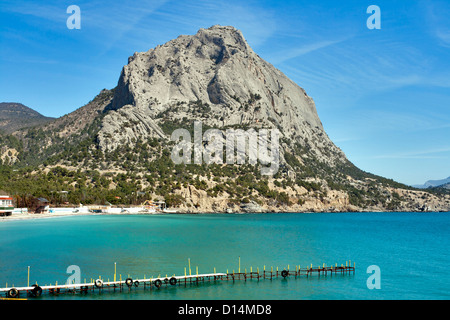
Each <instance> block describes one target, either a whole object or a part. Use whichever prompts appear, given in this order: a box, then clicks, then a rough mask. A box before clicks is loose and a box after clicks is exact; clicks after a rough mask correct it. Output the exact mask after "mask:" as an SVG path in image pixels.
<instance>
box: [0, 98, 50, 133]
mask: <svg viewBox="0 0 450 320" xmlns="http://www.w3.org/2000/svg"><path fill="white" fill-rule="evenodd" d="M53 119H54V118H50V117H45V116H43V115H42V114H40V113H39V112H37V111H35V110H33V109H31V108H28V107H27V106H24V105H23V104H21V103H15V102H1V103H0V131H3V132H6V133H11V132H14V131H16V130H19V129H21V128H25V127H33V126H37V125H43V124H45V123H47V122H50V121H51V120H53Z"/></svg>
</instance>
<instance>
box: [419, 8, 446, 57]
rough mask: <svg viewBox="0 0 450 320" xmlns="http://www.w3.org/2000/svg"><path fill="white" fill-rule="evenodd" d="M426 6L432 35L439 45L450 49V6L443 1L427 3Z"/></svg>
mask: <svg viewBox="0 0 450 320" xmlns="http://www.w3.org/2000/svg"><path fill="white" fill-rule="evenodd" d="M424 5H425V10H424V11H425V19H426V21H427V23H428V28H429V30H430V33H431V35H432V36H433V37H434V38H435V39H436V40H437V42H438V44H439V45H441V46H443V47H446V48H450V24H449V23H448V17H449V16H450V5H449V4H448V2H443V1H426V2H424Z"/></svg>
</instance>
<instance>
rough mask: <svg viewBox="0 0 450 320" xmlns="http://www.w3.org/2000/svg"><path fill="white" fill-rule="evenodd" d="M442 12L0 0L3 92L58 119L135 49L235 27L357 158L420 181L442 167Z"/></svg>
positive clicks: (448, 111) (390, 5)
mask: <svg viewBox="0 0 450 320" xmlns="http://www.w3.org/2000/svg"><path fill="white" fill-rule="evenodd" d="M373 4H374V5H378V6H379V7H380V9H381V29H380V30H369V29H368V28H367V26H366V20H367V19H368V18H369V16H370V14H367V13H366V10H367V7H368V6H369V5H373ZM69 5H77V6H79V7H80V9H81V29H80V30H69V29H68V28H67V26H66V20H67V18H68V17H69V16H70V14H67V13H66V9H67V7H68V6H69ZM449 17H450V3H449V2H448V1H395V0H394V1H376V0H374V1H361V0H355V1H331V0H330V1H245V0H243V1H235V0H228V1H203V0H197V1H165V0H152V1H103V2H99V1H77V0H71V1H20V0H14V1H10V0H2V2H1V3H0V48H1V49H0V58H1V59H0V61H1V62H0V71H1V80H0V81H1V83H0V101H8V102H21V103H23V104H25V105H27V106H29V107H31V108H33V109H35V110H37V111H38V112H40V113H42V114H44V115H46V116H53V117H58V116H62V115H64V114H66V113H69V112H71V111H73V110H75V109H76V108H78V107H80V106H82V105H84V104H86V103H87V102H88V101H90V100H91V99H92V98H93V97H94V96H95V95H96V94H97V93H98V92H99V91H100V90H101V89H103V88H113V87H115V86H116V84H117V80H118V78H119V75H120V71H121V69H122V67H123V65H125V64H126V63H127V58H128V57H129V56H131V55H132V54H133V53H134V52H135V51H147V50H149V49H151V48H153V47H155V46H156V45H158V44H163V43H165V42H167V41H169V40H171V39H173V38H176V37H177V36H178V35H180V34H195V33H196V32H197V30H198V29H199V28H207V27H210V26H212V25H215V24H220V25H232V26H234V27H236V28H238V29H240V30H241V31H242V32H243V34H244V36H245V38H246V39H247V41H248V42H249V44H250V45H251V46H252V48H253V49H254V50H255V51H256V53H258V54H259V55H260V56H261V57H262V58H264V59H265V60H267V61H268V62H270V63H272V64H273V65H274V66H275V67H277V68H278V69H280V70H281V71H282V72H284V73H285V74H286V75H287V76H288V77H290V78H291V79H292V80H294V81H295V82H296V83H297V84H299V85H300V86H301V87H303V88H304V89H305V90H306V92H307V93H308V94H309V95H310V96H311V97H313V99H314V100H315V102H316V107H317V110H318V113H319V116H320V118H321V120H322V123H323V125H324V127H325V130H326V131H327V133H328V135H329V136H330V138H331V139H332V140H333V141H334V142H335V143H336V144H337V145H338V146H339V147H340V148H341V149H342V150H343V151H344V152H345V153H346V155H347V157H348V158H349V159H350V160H351V161H352V162H353V163H354V164H355V165H357V166H358V167H360V168H361V169H363V170H365V171H369V172H372V173H375V174H379V175H381V176H384V177H388V178H392V179H394V180H396V181H400V182H403V183H406V184H419V183H423V182H425V181H426V180H429V179H442V178H445V177H448V176H449V175H450V161H449V160H450V141H449V140H450V139H449V137H450V59H449V58H450V19H449Z"/></svg>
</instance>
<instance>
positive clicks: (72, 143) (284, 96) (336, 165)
mask: <svg viewBox="0 0 450 320" xmlns="http://www.w3.org/2000/svg"><path fill="white" fill-rule="evenodd" d="M199 123H200V124H201V129H199V128H200V127H199V125H198V124H199ZM179 129H185V131H184V132H187V134H188V136H189V139H188V140H187V141H183V144H181V143H180V141H179V140H178V139H173V134H174V132H177V130H179ZM197 129H199V130H200V137H196V132H198V130H197ZM210 129H211V130H210ZM214 130H215V131H214ZM211 132H214V133H215V136H214V138H213V139H207V134H208V133H211ZM254 132H256V133H257V134H258V135H259V136H257V138H256V139H254V140H251V139H250V138H249V140H248V143H247V144H246V145H245V150H239V148H238V146H236V145H233V144H231V149H228V147H229V146H230V144H229V140H228V139H229V138H230V137H233V139H234V138H236V139H239V137H244V138H245V137H246V136H247V137H251V134H253V133H254ZM264 132H270V134H267V135H264V134H263V133H264ZM276 132H277V133H278V135H277V134H276ZM233 134H235V135H236V136H232V135H233ZM192 135H193V139H192ZM276 137H278V140H277V139H276ZM196 139H197V140H196ZM231 141H233V140H231ZM236 141H237V140H236ZM241 141H242V140H241ZM244 141H245V140H244ZM273 141H277V142H278V144H275V143H272V142H273ZM191 143H192V145H193V147H192V148H191V147H190V145H191ZM216 143H218V144H217V145H219V148H215V149H214V148H213V150H214V152H213V154H214V156H212V153H211V154H209V155H210V156H211V158H213V159H214V160H215V161H213V163H208V162H205V161H200V162H197V161H196V160H198V158H196V151H197V150H199V149H198V148H200V150H202V149H203V151H204V150H211V149H209V148H211V147H212V146H217V145H216ZM264 145H267V147H268V148H267V150H265V149H264V148H262V146H264ZM0 146H1V147H2V150H3V155H2V160H3V165H2V166H1V167H0V170H1V171H0V188H3V189H5V190H7V191H8V192H10V193H12V194H16V195H17V197H18V198H17V199H18V201H25V200H26V199H27V197H29V196H31V195H32V196H45V197H46V198H49V199H50V200H51V201H52V202H54V203H58V202H61V201H66V202H71V203H79V202H82V203H85V204H86V203H105V202H106V201H108V202H110V203H113V204H114V203H115V204H128V203H141V202H143V201H144V200H146V199H165V200H166V202H167V203H168V204H169V205H170V206H174V207H178V208H179V210H180V211H183V212H228V211H233V212H236V211H252V212H261V211H289V212H293V211H295V212H302V211H371V210H376V211H380V210H404V211H410V210H411V211H429V210H449V208H450V197H449V196H448V195H442V194H434V193H431V192H426V191H418V190H415V189H413V188H411V187H408V186H405V185H402V184H399V183H396V182H394V181H392V180H390V179H385V178H382V177H379V176H376V175H373V174H370V173H367V172H364V171H362V170H360V169H358V168H357V167H355V166H354V165H353V164H352V163H351V162H350V161H349V160H348V159H347V158H346V156H345V154H344V153H343V152H342V151H341V150H340V149H339V148H338V147H337V146H336V145H334V144H333V142H332V141H331V140H330V139H329V137H328V136H327V134H326V132H325V131H324V128H323V126H322V123H321V122H320V119H319V117H318V115H317V111H316V107H315V104H314V101H313V99H312V98H311V97H309V96H308V94H307V93H306V92H305V90H303V89H302V88H301V87H299V86H298V85H297V84H296V83H294V82H293V81H291V80H290V79H289V78H287V77H286V76H285V75H284V74H283V73H282V72H281V71H279V70H278V69H276V68H275V67H274V66H272V65H271V64H270V63H268V62H266V61H264V60H263V59H262V58H261V57H259V56H258V55H257V54H256V53H255V52H254V51H253V50H252V49H251V48H250V46H249V45H248V43H247V42H246V41H245V38H244V36H243V35H242V33H241V32H240V31H239V30H236V29H235V28H233V27H224V26H213V27H211V28H209V29H200V30H199V31H198V32H197V34H195V35H189V36H185V35H183V36H180V37H178V38H177V39H174V40H172V41H169V42H167V43H166V44H163V45H160V46H157V47H156V48H154V49H150V50H149V51H147V52H140V53H134V54H133V56H131V57H130V58H129V59H128V64H127V65H125V66H124V67H123V69H122V72H121V74H120V77H119V80H118V84H117V87H116V88H114V89H112V90H106V89H105V90H102V91H101V92H100V93H99V95H98V96H97V97H95V98H94V99H93V100H92V101H91V102H89V103H88V104H86V105H85V106H83V107H81V108H79V109H77V110H76V111H74V112H72V113H70V114H68V115H66V116H64V117H61V118H59V119H56V120H54V121H52V122H50V123H48V124H47V125H46V126H37V127H34V128H31V129H26V130H19V131H15V132H13V133H12V134H4V135H2V136H0ZM178 146H181V147H182V148H184V147H187V148H186V149H183V150H191V151H192V149H193V151H194V153H193V157H188V159H189V160H190V161H186V162H184V163H175V162H174V161H173V156H174V150H175V149H174V148H175V147H178ZM230 150H232V155H235V152H236V156H239V155H240V154H241V155H242V153H243V154H244V155H245V154H246V155H247V156H246V157H243V158H241V160H244V161H243V162H237V161H234V162H231V163H230V162H228V161H225V159H226V160H228V158H227V157H228V156H229V155H228V151H230ZM222 151H226V152H224V153H223V154H222ZM183 153H184V151H183ZM175 154H177V153H175ZM205 154H206V153H203V158H202V153H200V160H202V159H204V158H205V157H206V156H205ZM197 155H198V154H197ZM251 155H255V156H257V157H258V160H259V161H254V162H252V161H251ZM275 155H276V156H277V158H276V159H277V166H276V168H275V169H274V170H271V171H269V174H264V173H263V170H262V168H263V167H264V168H266V167H267V164H268V163H270V160H271V159H272V160H273V159H275V158H274V156H275ZM233 159H234V158H233ZM61 190H65V191H69V192H68V193H64V194H67V197H66V198H65V199H61V198H59V196H58V194H60V192H59V191H61ZM24 199H25V200H24ZM25 202H26V201H25ZM25 202H24V203H25Z"/></svg>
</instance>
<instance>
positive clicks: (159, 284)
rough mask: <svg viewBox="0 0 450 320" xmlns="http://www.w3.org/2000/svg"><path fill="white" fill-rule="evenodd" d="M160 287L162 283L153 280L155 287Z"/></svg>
mask: <svg viewBox="0 0 450 320" xmlns="http://www.w3.org/2000/svg"><path fill="white" fill-rule="evenodd" d="M161 286H162V281H161V280H159V279H157V280H155V287H157V288H159V287H161Z"/></svg>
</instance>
